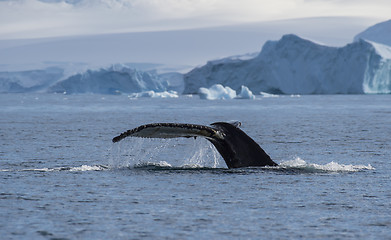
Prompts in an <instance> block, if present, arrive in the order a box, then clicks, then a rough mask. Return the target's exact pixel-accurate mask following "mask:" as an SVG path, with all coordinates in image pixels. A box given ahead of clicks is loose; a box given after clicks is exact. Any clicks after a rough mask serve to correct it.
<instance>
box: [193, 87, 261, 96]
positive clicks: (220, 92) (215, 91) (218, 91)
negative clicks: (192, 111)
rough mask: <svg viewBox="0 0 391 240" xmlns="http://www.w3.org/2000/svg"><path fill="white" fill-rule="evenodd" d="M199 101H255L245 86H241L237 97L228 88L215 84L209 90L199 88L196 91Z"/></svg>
mask: <svg viewBox="0 0 391 240" xmlns="http://www.w3.org/2000/svg"><path fill="white" fill-rule="evenodd" d="M198 95H199V96H200V99H206V100H225V99H255V96H254V95H253V93H252V92H251V90H250V89H249V88H248V87H246V86H241V90H240V93H239V95H236V91H235V90H233V89H232V88H230V87H224V86H223V85H221V84H215V85H213V86H211V87H210V88H204V87H201V88H199V90H198Z"/></svg>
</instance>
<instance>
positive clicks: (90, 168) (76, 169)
mask: <svg viewBox="0 0 391 240" xmlns="http://www.w3.org/2000/svg"><path fill="white" fill-rule="evenodd" d="M105 169H106V168H105V167H103V166H88V165H82V166H80V167H72V168H70V169H69V171H70V172H86V171H102V170H105Z"/></svg>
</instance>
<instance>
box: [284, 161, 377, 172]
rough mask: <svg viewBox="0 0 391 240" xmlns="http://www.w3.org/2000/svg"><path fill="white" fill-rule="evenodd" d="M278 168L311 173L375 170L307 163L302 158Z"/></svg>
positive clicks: (347, 165) (357, 166)
mask: <svg viewBox="0 0 391 240" xmlns="http://www.w3.org/2000/svg"><path fill="white" fill-rule="evenodd" d="M277 168H280V169H281V168H282V169H301V170H305V171H310V172H358V171H363V170H374V169H375V168H374V167H372V166H371V165H370V164H368V165H352V164H340V163H336V162H329V163H326V164H315V163H307V162H306V161H304V160H303V159H301V158H299V157H298V158H296V159H294V160H290V161H285V162H282V163H280V165H279V166H278V167H277Z"/></svg>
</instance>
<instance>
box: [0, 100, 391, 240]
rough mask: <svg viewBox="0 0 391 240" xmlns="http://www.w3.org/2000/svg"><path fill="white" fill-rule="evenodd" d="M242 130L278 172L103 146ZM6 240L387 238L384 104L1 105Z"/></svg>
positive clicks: (205, 153) (154, 144)
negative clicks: (139, 130) (169, 125)
mask: <svg viewBox="0 0 391 240" xmlns="http://www.w3.org/2000/svg"><path fill="white" fill-rule="evenodd" d="M229 120H239V121H241V122H242V127H241V128H242V129H243V130H244V131H245V132H246V133H248V135H249V136H251V137H252V138H253V139H254V140H255V141H256V142H258V143H259V144H260V145H261V146H262V148H263V149H264V150H265V151H266V152H267V153H268V154H269V155H270V156H271V158H272V159H273V160H274V161H275V162H277V163H279V164H280V165H279V166H278V167H264V168H243V169H227V167H226V165H225V162H224V160H223V159H222V158H221V156H220V155H219V154H218V152H217V151H216V150H215V149H214V147H213V146H212V145H211V144H210V143H208V141H206V140H205V139H200V138H197V139H185V138H183V139H169V140H165V139H138V138H127V139H124V140H123V141H121V142H119V143H116V144H114V143H112V142H111V139H112V138H113V137H114V136H116V135H118V134H120V133H121V132H123V131H126V130H128V129H131V128H134V127H137V126H139V125H141V124H145V123H152V122H183V123H196V124H206V125H207V124H210V123H212V122H217V121H229ZM0 127H1V128H0V181H1V182H0V236H1V238H2V239H299V238H300V239H303V238H304V239H391V214H390V209H391V201H390V199H391V191H390V190H391V183H390V176H391V170H390V169H391V167H390V166H391V165H390V162H391V157H390V156H391V143H390V142H391V141H390V140H391V95H322V96H279V97H260V96H258V97H257V99H256V100H221V101H218V100H216V101H207V100H200V99H199V98H198V97H197V96H194V97H188V96H182V97H180V98H179V99H147V98H144V99H130V98H128V97H127V96H126V95H121V96H102V95H60V94H58V95H55V94H2V95H0Z"/></svg>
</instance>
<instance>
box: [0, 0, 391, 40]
mask: <svg viewBox="0 0 391 240" xmlns="http://www.w3.org/2000/svg"><path fill="white" fill-rule="evenodd" d="M390 10H391V1H390V0H0V39H12V38H38V37H50V36H68V35H80V34H98V33H115V32H134V31H159V30H175V29H191V28H201V27H212V26H221V25H230V24H237V23H243V22H259V21H273V20H282V19H291V18H307V17H330V16H352V17H363V18H376V19H379V21H384V20H387V19H389V18H391V15H390Z"/></svg>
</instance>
